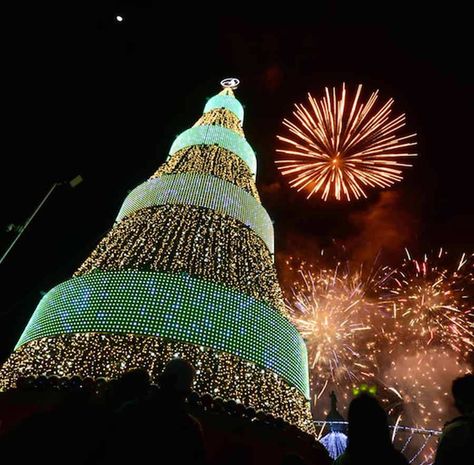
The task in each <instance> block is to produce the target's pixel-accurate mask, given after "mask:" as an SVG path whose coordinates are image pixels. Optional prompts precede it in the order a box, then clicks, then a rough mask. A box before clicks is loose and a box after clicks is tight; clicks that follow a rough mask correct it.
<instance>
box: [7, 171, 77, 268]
mask: <svg viewBox="0 0 474 465" xmlns="http://www.w3.org/2000/svg"><path fill="white" fill-rule="evenodd" d="M81 182H82V176H80V175H78V176H76V177H75V178H73V179H71V180H70V181H69V182H65V181H63V182H55V183H54V184H53V185H52V186H51V188H50V189H49V191H48V193H47V194H46V195H45V196H44V197H43V199H42V200H41V202H40V203H39V205H38V206H37V207H36V209H35V211H34V212H33V213H32V214H31V215H30V216H29V218H28V219H27V220H26V221H25V224H23V225H22V226H19V227H18V226H15V225H12V224H11V225H9V226H8V228H7V231H15V232H16V233H17V235H16V237H15V239H13V241H12V243H11V244H10V245H9V247H8V249H7V250H6V251H5V253H4V254H3V255H2V258H0V265H1V264H2V263H3V261H4V260H5V258H6V257H7V255H8V254H9V253H10V251H11V250H12V249H13V246H14V245H15V244H16V242H17V241H18V239H20V237H21V235H22V234H23V232H24V231H25V229H26V228H27V227H28V225H29V224H30V223H31V220H32V219H33V218H34V217H35V216H36V214H37V213H38V212H39V210H40V209H41V207H42V206H43V205H44V203H45V202H46V200H48V198H49V196H50V195H51V194H52V193H53V191H54V189H56V187H58V186H62V185H64V184H69V185H70V186H71V187H72V188H74V187H76V186H77V185H78V184H80V183H81Z"/></svg>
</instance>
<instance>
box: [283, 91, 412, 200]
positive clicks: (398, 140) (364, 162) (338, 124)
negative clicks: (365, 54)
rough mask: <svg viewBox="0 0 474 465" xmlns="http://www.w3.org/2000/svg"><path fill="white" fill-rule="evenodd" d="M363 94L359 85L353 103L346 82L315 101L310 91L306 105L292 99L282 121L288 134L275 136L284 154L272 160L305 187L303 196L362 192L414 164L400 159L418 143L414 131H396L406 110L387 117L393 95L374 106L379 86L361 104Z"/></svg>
mask: <svg viewBox="0 0 474 465" xmlns="http://www.w3.org/2000/svg"><path fill="white" fill-rule="evenodd" d="M361 93H362V85H359V86H358V88H357V92H356V95H355V97H354V99H353V101H352V104H351V103H350V102H349V98H348V97H347V92H346V87H345V84H343V85H342V92H341V94H340V96H339V97H338V96H337V94H336V89H335V88H334V87H333V88H332V90H331V91H330V90H329V89H328V88H326V91H325V96H324V97H323V98H322V99H321V100H319V101H318V100H317V99H315V98H314V97H312V96H311V94H309V93H308V102H309V106H304V105H303V104H295V108H296V110H295V111H294V112H293V116H294V119H293V120H292V121H290V120H288V119H284V120H283V124H284V126H285V127H286V128H287V129H288V130H289V132H290V135H288V136H277V137H278V139H279V140H280V141H281V142H283V143H284V144H285V145H286V147H285V148H282V149H277V152H279V153H282V154H285V155H286V156H288V158H287V157H285V158H284V159H279V160H277V161H276V163H277V164H278V168H279V169H280V170H281V172H282V174H283V175H288V176H292V178H291V180H290V186H291V187H295V188H297V190H298V191H301V190H303V189H306V190H307V191H308V196H307V198H309V197H311V196H312V195H313V194H317V193H319V194H320V196H321V198H322V199H323V200H327V199H328V198H330V197H333V198H335V199H337V200H341V199H342V198H345V199H347V200H348V201H350V200H351V198H355V199H358V198H360V197H366V194H365V190H366V188H368V187H380V188H386V187H389V186H391V185H393V184H394V183H395V182H398V181H401V180H402V169H403V168H406V167H410V166H412V165H410V164H407V163H402V162H401V161H400V160H401V159H403V158H406V157H414V156H416V154H415V153H408V152H406V150H407V148H408V147H411V146H414V145H416V142H414V141H413V138H414V137H415V136H416V134H410V135H406V136H399V135H398V131H399V130H400V129H401V128H403V127H404V126H405V115H404V114H402V115H399V116H397V117H392V116H391V113H392V105H393V103H394V100H393V99H389V100H388V101H387V102H386V103H385V104H383V105H382V106H377V100H378V91H375V92H373V93H372V95H371V96H370V98H369V99H368V100H367V101H366V102H365V103H364V102H362V100H361Z"/></svg>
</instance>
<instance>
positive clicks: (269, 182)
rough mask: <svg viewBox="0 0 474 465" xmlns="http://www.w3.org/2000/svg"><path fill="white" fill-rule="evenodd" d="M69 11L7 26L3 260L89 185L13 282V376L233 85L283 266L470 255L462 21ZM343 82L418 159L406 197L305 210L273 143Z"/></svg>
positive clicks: (180, 10)
mask: <svg viewBox="0 0 474 465" xmlns="http://www.w3.org/2000/svg"><path fill="white" fill-rule="evenodd" d="M63 3H65V5H63V6H62V7H60V9H57V7H55V8H54V9H53V7H48V6H44V5H41V7H36V9H35V10H26V9H25V8H23V9H21V10H19V11H11V12H10V11H8V12H7V13H5V15H4V22H5V27H6V29H7V38H8V41H7V42H4V48H5V53H4V56H3V66H2V68H3V72H2V75H3V77H4V79H6V84H4V86H3V89H4V100H5V102H4V108H3V110H4V115H5V116H6V118H5V119H4V124H3V125H4V128H3V129H4V133H5V136H4V141H3V142H4V147H5V148H6V147H8V149H4V151H3V156H2V178H3V179H2V183H1V185H0V188H1V190H2V198H3V199H4V200H3V214H2V220H1V222H0V228H1V231H0V245H1V246H2V250H4V249H6V247H7V246H8V243H9V241H11V240H12V238H13V236H12V235H11V233H10V234H8V233H7V232H5V229H6V227H7V225H8V224H10V223H15V224H21V223H23V222H24V221H25V219H26V218H27V217H28V215H29V214H30V213H31V212H32V211H33V210H34V208H35V206H36V205H37V203H38V202H39V201H40V200H41V198H42V196H43V195H44V194H45V193H46V192H47V191H48V189H49V188H50V186H51V185H52V183H53V182H55V181H63V180H69V179H71V178H73V177H74V176H76V175H77V174H81V175H82V176H83V178H84V182H83V183H82V184H81V185H80V186H78V187H77V188H75V189H70V188H69V187H68V186H62V187H60V188H58V189H57V190H56V192H55V193H54V194H53V196H52V197H51V198H50V200H49V201H48V202H47V204H46V205H45V207H44V209H43V210H42V211H41V212H40V213H39V214H38V216H37V217H36V218H35V219H34V221H33V222H32V223H31V225H30V227H29V228H28V229H27V230H26V232H25V234H24V235H23V237H22V238H21V239H20V241H19V242H18V243H17V246H16V247H15V248H14V249H13V251H12V253H11V254H10V255H9V257H8V259H7V260H6V261H5V262H4V263H3V264H2V265H0V268H1V270H0V273H1V280H2V281H1V282H2V287H3V291H2V297H3V299H2V306H1V307H0V359H1V358H3V357H5V356H6V355H7V354H8V352H10V351H11V349H12V347H13V346H14V344H15V343H16V341H17V340H18V337H19V335H20V332H21V331H22V329H23V327H24V326H25V324H26V323H27V321H28V319H29V317H30V315H31V313H32V312H33V310H34V307H35V306H36V304H37V302H38V300H39V298H40V297H41V292H42V291H47V290H48V289H50V288H51V287H53V286H54V285H56V284H58V283H59V282H60V281H63V280H65V279H67V278H69V277H70V275H71V274H72V273H73V271H74V270H75V269H76V268H77V267H78V265H79V264H80V263H81V262H82V260H83V259H84V258H85V257H86V256H87V254H88V253H89V252H90V251H91V250H92V248H93V247H94V246H95V244H96V243H97V242H98V240H99V239H100V238H101V236H102V235H103V234H104V233H105V232H106V231H107V230H108V229H109V228H110V227H111V226H112V224H113V221H114V219H115V216H116V214H117V212H118V210H119V208H120V205H121V202H122V200H123V199H124V197H125V196H126V194H127V192H128V191H129V190H130V189H132V188H134V187H135V186H136V185H137V184H139V183H141V182H143V181H144V180H145V179H146V178H147V177H148V176H149V175H151V173H153V171H154V170H155V169H156V167H157V166H158V165H160V164H161V163H162V162H163V161H164V159H165V158H166V155H167V153H168V150H169V147H170V146H171V144H172V142H173V140H174V138H175V137H176V136H177V135H178V134H179V133H180V132H182V131H183V130H185V129H186V128H188V127H190V126H191V125H192V124H193V123H194V122H195V121H196V119H197V118H198V117H199V116H200V114H201V113H202V109H203V107H204V104H205V102H206V98H208V97H211V96H212V95H214V94H216V93H217V92H218V91H219V90H220V88H219V82H220V80H221V79H222V78H224V77H229V76H236V77H238V78H240V80H241V82H242V84H241V87H240V88H239V90H238V91H237V97H238V98H239V99H240V101H241V102H242V103H243V104H244V105H245V110H246V114H245V122H244V129H245V132H246V137H247V139H248V141H249V142H250V144H251V145H252V146H253V148H254V149H255V151H256V153H257V158H258V163H259V167H258V176H257V184H258V187H259V189H260V192H261V194H262V201H263V204H264V205H265V206H266V207H267V209H268V211H269V213H270V215H271V217H272V218H273V219H274V220H275V230H276V249H277V251H279V254H278V256H277V259H278V261H279V263H281V262H282V260H283V259H284V258H285V257H286V256H287V255H289V254H296V255H298V254H300V255H301V254H303V255H305V256H306V257H307V258H311V254H312V253H316V251H317V250H318V249H319V248H326V247H328V246H330V245H331V243H332V242H333V240H336V241H337V243H338V244H345V245H346V247H347V248H348V251H349V254H350V255H351V257H352V258H354V259H356V260H359V259H360V260H370V259H371V258H372V256H373V255H374V253H375V252H376V251H378V250H379V249H382V251H383V257H384V260H386V261H387V262H392V261H396V260H397V259H398V258H399V256H400V255H401V252H402V251H403V247H405V246H408V247H410V248H411V249H412V250H415V251H416V250H418V251H424V250H429V249H431V248H437V247H439V246H444V247H446V248H448V249H449V250H450V251H451V252H452V254H453V256H457V255H458V254H459V253H461V252H462V251H465V250H467V251H472V236H473V231H474V218H473V211H472V207H471V202H472V195H471V191H472V184H473V182H472V170H471V164H472V163H471V158H472V156H473V154H472V144H471V143H470V139H471V133H472V119H471V112H472V96H473V86H472V75H471V73H470V72H469V71H468V67H469V66H470V64H471V63H470V62H471V60H472V56H471V47H470V45H471V44H470V41H471V36H470V33H469V30H468V28H467V27H466V26H465V23H466V22H467V19H468V18H469V16H468V15H467V12H466V11H462V10H459V9H455V7H454V6H450V5H448V6H446V5H445V6H444V7H443V9H441V8H440V9H436V8H439V7H435V6H433V4H431V6H429V9H427V8H426V9H425V8H424V7H423V6H418V7H413V5H411V6H406V7H405V6H403V5H402V4H400V3H393V4H391V3H388V2H387V3H386V4H384V8H385V10H387V11H382V10H379V9H377V8H374V7H373V6H364V4H361V3H359V2H355V3H356V4H354V5H353V6H347V5H345V6H342V5H340V4H337V3H335V2H319V3H320V4H318V5H317V7H314V11H313V10H308V9H307V8H306V7H305V8H303V7H301V8H300V7H298V6H297V4H296V3H287V4H285V5H283V6H282V7H281V11H275V8H276V7H274V6H273V7H271V10H269V11H271V12H272V13H271V15H270V16H269V13H268V12H266V13H265V14H263V13H259V12H257V11H256V10H255V9H248V10H245V11H244V9H243V8H240V7H239V6H238V5H236V6H235V7H234V9H233V10H232V11H231V9H230V8H228V10H229V12H228V13H226V11H225V10H226V8H225V7H224V6H222V5H223V4H221V6H219V7H216V8H215V9H214V10H212V11H213V12H212V13H208V12H206V13H205V14H204V12H203V11H202V9H201V8H203V7H202V4H200V5H198V8H196V11H193V10H192V9H186V7H185V6H184V4H179V5H176V6H175V7H173V6H172V7H171V8H172V11H168V12H166V13H165V12H164V11H163V9H162V8H161V7H160V6H159V4H158V2H151V1H150V2H95V3H97V5H94V6H90V5H89V6H87V5H86V4H85V3H84V2H75V1H71V2H63ZM91 3H92V2H91ZM427 5H428V3H427ZM61 8H62V9H61ZM379 8H380V6H379ZM173 9H174V10H175V11H173ZM117 14H120V15H122V16H123V17H124V21H123V22H122V23H118V22H117V21H116V20H115V16H116V15H117ZM464 18H466V19H464ZM342 82H346V84H347V85H348V86H349V87H350V88H352V89H354V88H355V86H356V85H357V84H359V83H362V84H363V85H364V88H365V89H366V91H367V92H368V91H372V90H375V89H380V93H381V95H382V97H383V98H384V100H385V99H388V98H389V97H393V98H394V99H395V101H396V105H395V111H396V113H397V114H398V113H402V112H405V113H406V114H407V125H408V130H409V131H415V132H417V133H418V143H419V145H418V152H419V154H420V156H419V157H418V158H417V159H415V163H414V167H413V168H412V169H411V170H409V171H408V172H407V174H406V177H405V180H404V181H403V182H402V183H400V184H398V185H396V186H395V187H394V188H393V189H391V190H389V191H385V192H384V193H382V192H378V191H372V192H371V193H370V195H369V198H368V199H367V200H364V201H357V202H351V203H350V204H348V203H334V202H327V203H324V202H322V201H320V200H318V199H317V198H314V199H311V200H309V201H308V200H306V199H305V197H304V195H303V194H301V193H297V192H295V191H292V190H289V189H288V188H287V186H286V180H285V179H283V178H282V177H281V175H280V174H279V173H278V171H277V169H276V168H275V164H274V160H275V148H276V147H277V145H278V143H277V140H276V134H277V133H279V132H280V131H281V120H282V119H283V118H284V117H287V116H289V115H290V114H291V111H292V104H293V103H294V102H302V101H303V100H304V99H305V96H306V93H307V92H308V91H310V92H311V93H312V94H313V95H321V92H322V91H323V89H324V86H334V85H336V86H339V85H340V84H341V83H342Z"/></svg>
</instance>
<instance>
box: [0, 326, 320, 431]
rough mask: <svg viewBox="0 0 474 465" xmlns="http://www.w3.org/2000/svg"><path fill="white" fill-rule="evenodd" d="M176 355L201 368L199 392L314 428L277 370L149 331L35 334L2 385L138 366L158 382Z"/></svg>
mask: <svg viewBox="0 0 474 465" xmlns="http://www.w3.org/2000/svg"><path fill="white" fill-rule="evenodd" d="M177 357H179V358H183V359H186V360H188V361H189V362H190V363H192V364H193V366H194V367H195V368H196V378H195V382H194V386H193V389H194V390H195V391H196V392H198V393H199V394H205V393H209V394H211V395H212V396H213V397H222V398H223V399H234V400H236V401H237V402H239V403H243V404H244V405H247V406H252V407H254V408H255V409H256V410H264V411H265V412H267V413H270V414H271V415H273V416H274V417H276V418H278V417H279V418H282V419H283V420H285V421H287V422H288V423H290V424H293V425H295V426H297V427H298V428H300V429H301V430H302V431H305V432H308V433H314V429H313V424H312V421H311V414H310V411H309V408H310V407H309V401H307V399H306V398H305V397H304V395H303V394H302V393H301V392H299V391H298V389H296V388H294V387H291V386H289V385H288V384H286V383H285V381H283V380H282V379H281V378H280V377H279V376H278V375H277V374H275V373H273V372H272V371H270V370H266V369H262V368H261V367H259V366H257V365H255V364H254V363H251V362H246V361H243V360H242V359H240V358H239V357H237V356H234V355H230V354H227V353H224V352H218V351H216V350H212V349H208V348H206V347H203V346H198V345H193V344H185V343H182V342H174V341H166V340H163V339H159V338H156V337H149V336H137V335H132V334H123V335H118V334H99V333H82V334H81V333H76V334H71V335H62V336H57V337H47V338H42V339H36V340H34V341H31V342H29V343H27V344H25V345H23V346H21V347H20V348H19V349H18V350H16V351H15V352H14V353H13V354H12V355H11V356H10V357H9V359H8V360H7V362H6V363H5V364H4V365H3V367H2V368H1V369H0V390H7V389H11V388H14V387H15V386H16V382H17V380H18V378H19V377H27V376H40V375H45V376H51V375H55V376H66V377H70V376H76V375H78V376H81V377H83V378H86V377H91V378H95V379H96V378H99V377H103V378H106V379H112V378H117V377H118V376H120V375H121V374H123V373H125V372H127V371H129V370H133V369H135V368H144V369H146V370H147V371H148V372H149V373H150V377H151V379H152V381H153V382H156V380H157V378H158V376H159V375H160V373H161V372H162V371H163V368H164V366H165V365H166V363H167V362H168V361H170V360H171V359H173V358H177Z"/></svg>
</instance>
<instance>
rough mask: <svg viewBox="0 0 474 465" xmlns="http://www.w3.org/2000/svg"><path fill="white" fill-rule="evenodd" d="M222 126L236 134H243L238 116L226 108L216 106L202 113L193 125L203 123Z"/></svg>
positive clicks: (203, 124) (202, 124) (201, 124)
mask: <svg viewBox="0 0 474 465" xmlns="http://www.w3.org/2000/svg"><path fill="white" fill-rule="evenodd" d="M208 124H211V125H215V126H223V127H225V128H227V129H232V131H235V132H236V133H237V134H239V135H241V136H242V137H243V136H244V131H243V129H242V126H241V124H240V120H239V118H238V117H237V116H236V115H235V114H234V113H232V112H231V111H229V110H227V109H226V108H216V109H214V110H211V111H208V112H207V113H204V114H203V115H202V116H201V117H200V118H199V119H198V120H197V122H196V124H195V125H194V126H205V125H208Z"/></svg>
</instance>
